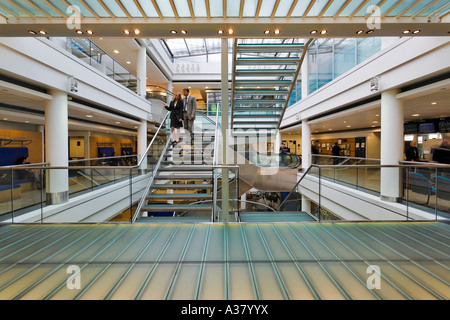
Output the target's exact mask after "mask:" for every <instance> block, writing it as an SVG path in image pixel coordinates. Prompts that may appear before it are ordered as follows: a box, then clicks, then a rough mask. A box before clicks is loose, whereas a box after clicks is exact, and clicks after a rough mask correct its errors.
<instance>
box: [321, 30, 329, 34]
mask: <svg viewBox="0 0 450 320" xmlns="http://www.w3.org/2000/svg"><path fill="white" fill-rule="evenodd" d="M327 32H328V31H327V30H325V29H324V30H322V31H320V34H327Z"/></svg>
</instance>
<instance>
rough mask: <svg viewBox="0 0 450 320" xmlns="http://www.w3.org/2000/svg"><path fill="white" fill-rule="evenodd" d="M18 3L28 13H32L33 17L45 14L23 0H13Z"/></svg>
mask: <svg viewBox="0 0 450 320" xmlns="http://www.w3.org/2000/svg"><path fill="white" fill-rule="evenodd" d="M15 2H16V3H17V4H18V5H20V6H22V7H23V8H24V9H25V10H27V11H28V12H29V13H31V14H32V15H34V16H35V17H40V18H42V17H45V15H44V14H43V13H42V12H40V11H39V10H37V9H36V8H35V7H33V6H32V5H30V4H29V3H27V2H26V1H25V0H16V1H15Z"/></svg>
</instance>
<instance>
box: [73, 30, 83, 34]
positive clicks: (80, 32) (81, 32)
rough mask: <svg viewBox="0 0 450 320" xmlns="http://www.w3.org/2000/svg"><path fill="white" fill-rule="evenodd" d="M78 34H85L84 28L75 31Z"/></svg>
mask: <svg viewBox="0 0 450 320" xmlns="http://www.w3.org/2000/svg"><path fill="white" fill-rule="evenodd" d="M75 32H76V33H77V34H83V30H77V31H75Z"/></svg>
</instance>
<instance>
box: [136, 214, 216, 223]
mask: <svg viewBox="0 0 450 320" xmlns="http://www.w3.org/2000/svg"><path fill="white" fill-rule="evenodd" d="M136 222H137V223H164V224H166V223H209V222H211V217H209V216H208V217H186V216H183V217H141V218H139V219H138V220H137V221H136Z"/></svg>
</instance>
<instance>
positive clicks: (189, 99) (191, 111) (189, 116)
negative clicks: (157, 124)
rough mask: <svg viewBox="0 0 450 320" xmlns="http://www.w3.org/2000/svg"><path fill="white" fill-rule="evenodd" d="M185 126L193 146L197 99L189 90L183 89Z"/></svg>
mask: <svg viewBox="0 0 450 320" xmlns="http://www.w3.org/2000/svg"><path fill="white" fill-rule="evenodd" d="M183 95H184V99H183V120H184V121H183V125H184V130H185V131H187V132H189V136H188V137H187V138H188V139H189V140H190V142H191V144H192V143H193V140H194V137H193V128H194V120H195V112H196V111H197V99H195V97H194V96H191V95H190V94H189V89H183Z"/></svg>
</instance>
